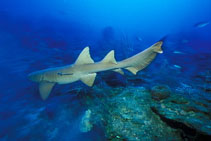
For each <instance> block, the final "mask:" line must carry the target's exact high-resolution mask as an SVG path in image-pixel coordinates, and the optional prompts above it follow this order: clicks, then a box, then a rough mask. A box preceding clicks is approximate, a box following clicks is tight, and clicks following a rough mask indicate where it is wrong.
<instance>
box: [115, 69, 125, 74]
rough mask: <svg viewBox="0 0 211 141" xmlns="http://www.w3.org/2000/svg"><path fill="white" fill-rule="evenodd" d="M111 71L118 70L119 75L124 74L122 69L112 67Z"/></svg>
mask: <svg viewBox="0 0 211 141" xmlns="http://www.w3.org/2000/svg"><path fill="white" fill-rule="evenodd" d="M112 71H114V72H118V73H120V74H121V75H124V72H123V70H122V69H114V70H112Z"/></svg>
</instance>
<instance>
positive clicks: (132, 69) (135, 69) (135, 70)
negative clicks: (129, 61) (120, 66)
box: [125, 67, 138, 75]
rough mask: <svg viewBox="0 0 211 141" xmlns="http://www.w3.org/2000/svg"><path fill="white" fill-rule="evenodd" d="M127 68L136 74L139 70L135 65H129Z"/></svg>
mask: <svg viewBox="0 0 211 141" xmlns="http://www.w3.org/2000/svg"><path fill="white" fill-rule="evenodd" d="M125 69H127V70H128V71H130V72H131V73H132V74H134V75H136V73H137V72H138V69H137V68H135V67H127V68H125Z"/></svg>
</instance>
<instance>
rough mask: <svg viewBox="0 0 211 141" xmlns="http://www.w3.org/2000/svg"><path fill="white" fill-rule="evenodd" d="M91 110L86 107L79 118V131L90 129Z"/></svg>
mask: <svg viewBox="0 0 211 141" xmlns="http://www.w3.org/2000/svg"><path fill="white" fill-rule="evenodd" d="M91 113H92V112H91V110H90V109H88V110H87V111H86V112H85V114H84V116H83V117H82V119H81V123H80V131H81V132H88V131H90V130H91V129H92V127H93V125H92V124H91V122H90V117H91Z"/></svg>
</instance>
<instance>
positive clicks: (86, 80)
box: [81, 73, 97, 87]
mask: <svg viewBox="0 0 211 141" xmlns="http://www.w3.org/2000/svg"><path fill="white" fill-rule="evenodd" d="M96 75H97V74H96V73H90V74H87V75H85V76H83V77H82V78H81V81H82V82H83V83H85V84H86V85H88V86H90V87H91V86H92V85H93V83H94V81H95V77H96Z"/></svg>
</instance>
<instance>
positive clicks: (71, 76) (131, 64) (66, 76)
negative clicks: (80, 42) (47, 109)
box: [28, 41, 163, 100]
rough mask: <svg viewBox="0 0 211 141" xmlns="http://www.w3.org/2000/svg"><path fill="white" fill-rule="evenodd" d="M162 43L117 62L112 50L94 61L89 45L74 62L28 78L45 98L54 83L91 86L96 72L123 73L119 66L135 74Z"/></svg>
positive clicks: (149, 59) (39, 72) (153, 55)
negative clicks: (37, 85)
mask: <svg viewBox="0 0 211 141" xmlns="http://www.w3.org/2000/svg"><path fill="white" fill-rule="evenodd" d="M162 44H163V42H162V41H159V42H157V43H155V44H153V45H152V46H150V47H149V48H147V49H145V50H144V51H142V52H140V53H138V54H136V55H134V56H132V57H130V58H128V59H125V60H122V61H119V62H116V60H115V58H114V51H113V50H112V51H110V52H109V53H108V54H107V55H106V56H105V58H104V59H103V60H102V61H100V62H96V63H94V61H93V60H92V58H91V57H90V54H89V47H86V48H84V50H83V51H82V52H81V53H80V55H79V57H78V59H77V60H76V62H75V63H74V64H72V65H67V66H64V67H56V68H50V69H45V70H41V71H36V72H33V73H30V74H29V75H28V78H29V79H30V80H32V81H34V82H38V83H40V86H39V91H40V95H41V97H42V99H43V100H45V99H47V97H48V96H49V94H50V92H51V90H52V88H53V86H54V85H55V84H68V83H72V82H75V81H78V80H81V81H82V82H84V83H85V84H86V85H88V86H92V85H93V83H94V80H95V77H96V73H97V72H101V71H107V70H112V71H116V72H119V73H121V74H123V71H122V70H121V68H124V69H127V70H129V71H130V72H132V73H133V74H136V73H137V72H138V71H140V70H142V69H144V68H145V67H147V66H148V65H149V64H150V63H151V62H152V61H153V60H154V58H155V57H156V55H157V53H162V49H161V46H162Z"/></svg>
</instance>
